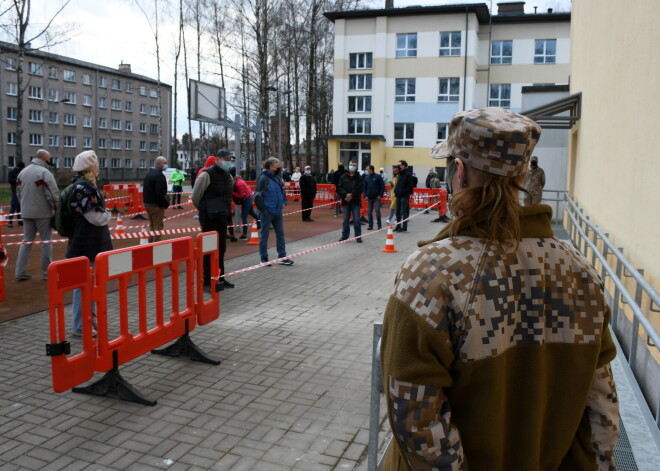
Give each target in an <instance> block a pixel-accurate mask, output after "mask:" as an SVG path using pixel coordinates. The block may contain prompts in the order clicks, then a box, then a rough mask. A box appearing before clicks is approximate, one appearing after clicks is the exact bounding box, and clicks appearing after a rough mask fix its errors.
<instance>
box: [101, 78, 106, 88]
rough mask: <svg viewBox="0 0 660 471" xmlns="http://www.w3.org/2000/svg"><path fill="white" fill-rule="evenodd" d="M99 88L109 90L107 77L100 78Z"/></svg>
mask: <svg viewBox="0 0 660 471" xmlns="http://www.w3.org/2000/svg"><path fill="white" fill-rule="evenodd" d="M99 88H108V79H107V78H105V77H99Z"/></svg>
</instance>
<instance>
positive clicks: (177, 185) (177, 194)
mask: <svg viewBox="0 0 660 471" xmlns="http://www.w3.org/2000/svg"><path fill="white" fill-rule="evenodd" d="M185 180H186V174H185V173H183V172H182V171H181V170H179V169H178V168H176V167H174V171H173V172H172V174H171V175H170V183H171V184H172V207H173V208H174V209H183V207H182V206H181V193H183V182H184V181H185Z"/></svg>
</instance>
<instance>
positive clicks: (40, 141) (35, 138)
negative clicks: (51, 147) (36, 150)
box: [30, 134, 44, 146]
mask: <svg viewBox="0 0 660 471" xmlns="http://www.w3.org/2000/svg"><path fill="white" fill-rule="evenodd" d="M30 145H31V146H43V145H44V136H43V134H30Z"/></svg>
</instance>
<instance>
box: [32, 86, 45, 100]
mask: <svg viewBox="0 0 660 471" xmlns="http://www.w3.org/2000/svg"><path fill="white" fill-rule="evenodd" d="M28 98H34V99H35V100H42V99H43V95H42V90H41V87H35V86H33V85H30V86H29V87H28Z"/></svg>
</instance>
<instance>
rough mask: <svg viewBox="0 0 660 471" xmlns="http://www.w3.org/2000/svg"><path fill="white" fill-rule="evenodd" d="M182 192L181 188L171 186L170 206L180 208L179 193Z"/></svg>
mask: <svg viewBox="0 0 660 471" xmlns="http://www.w3.org/2000/svg"><path fill="white" fill-rule="evenodd" d="M182 192H183V187H182V186H181V185H173V186H172V193H173V195H172V206H174V207H176V206H181V193H182Z"/></svg>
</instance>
